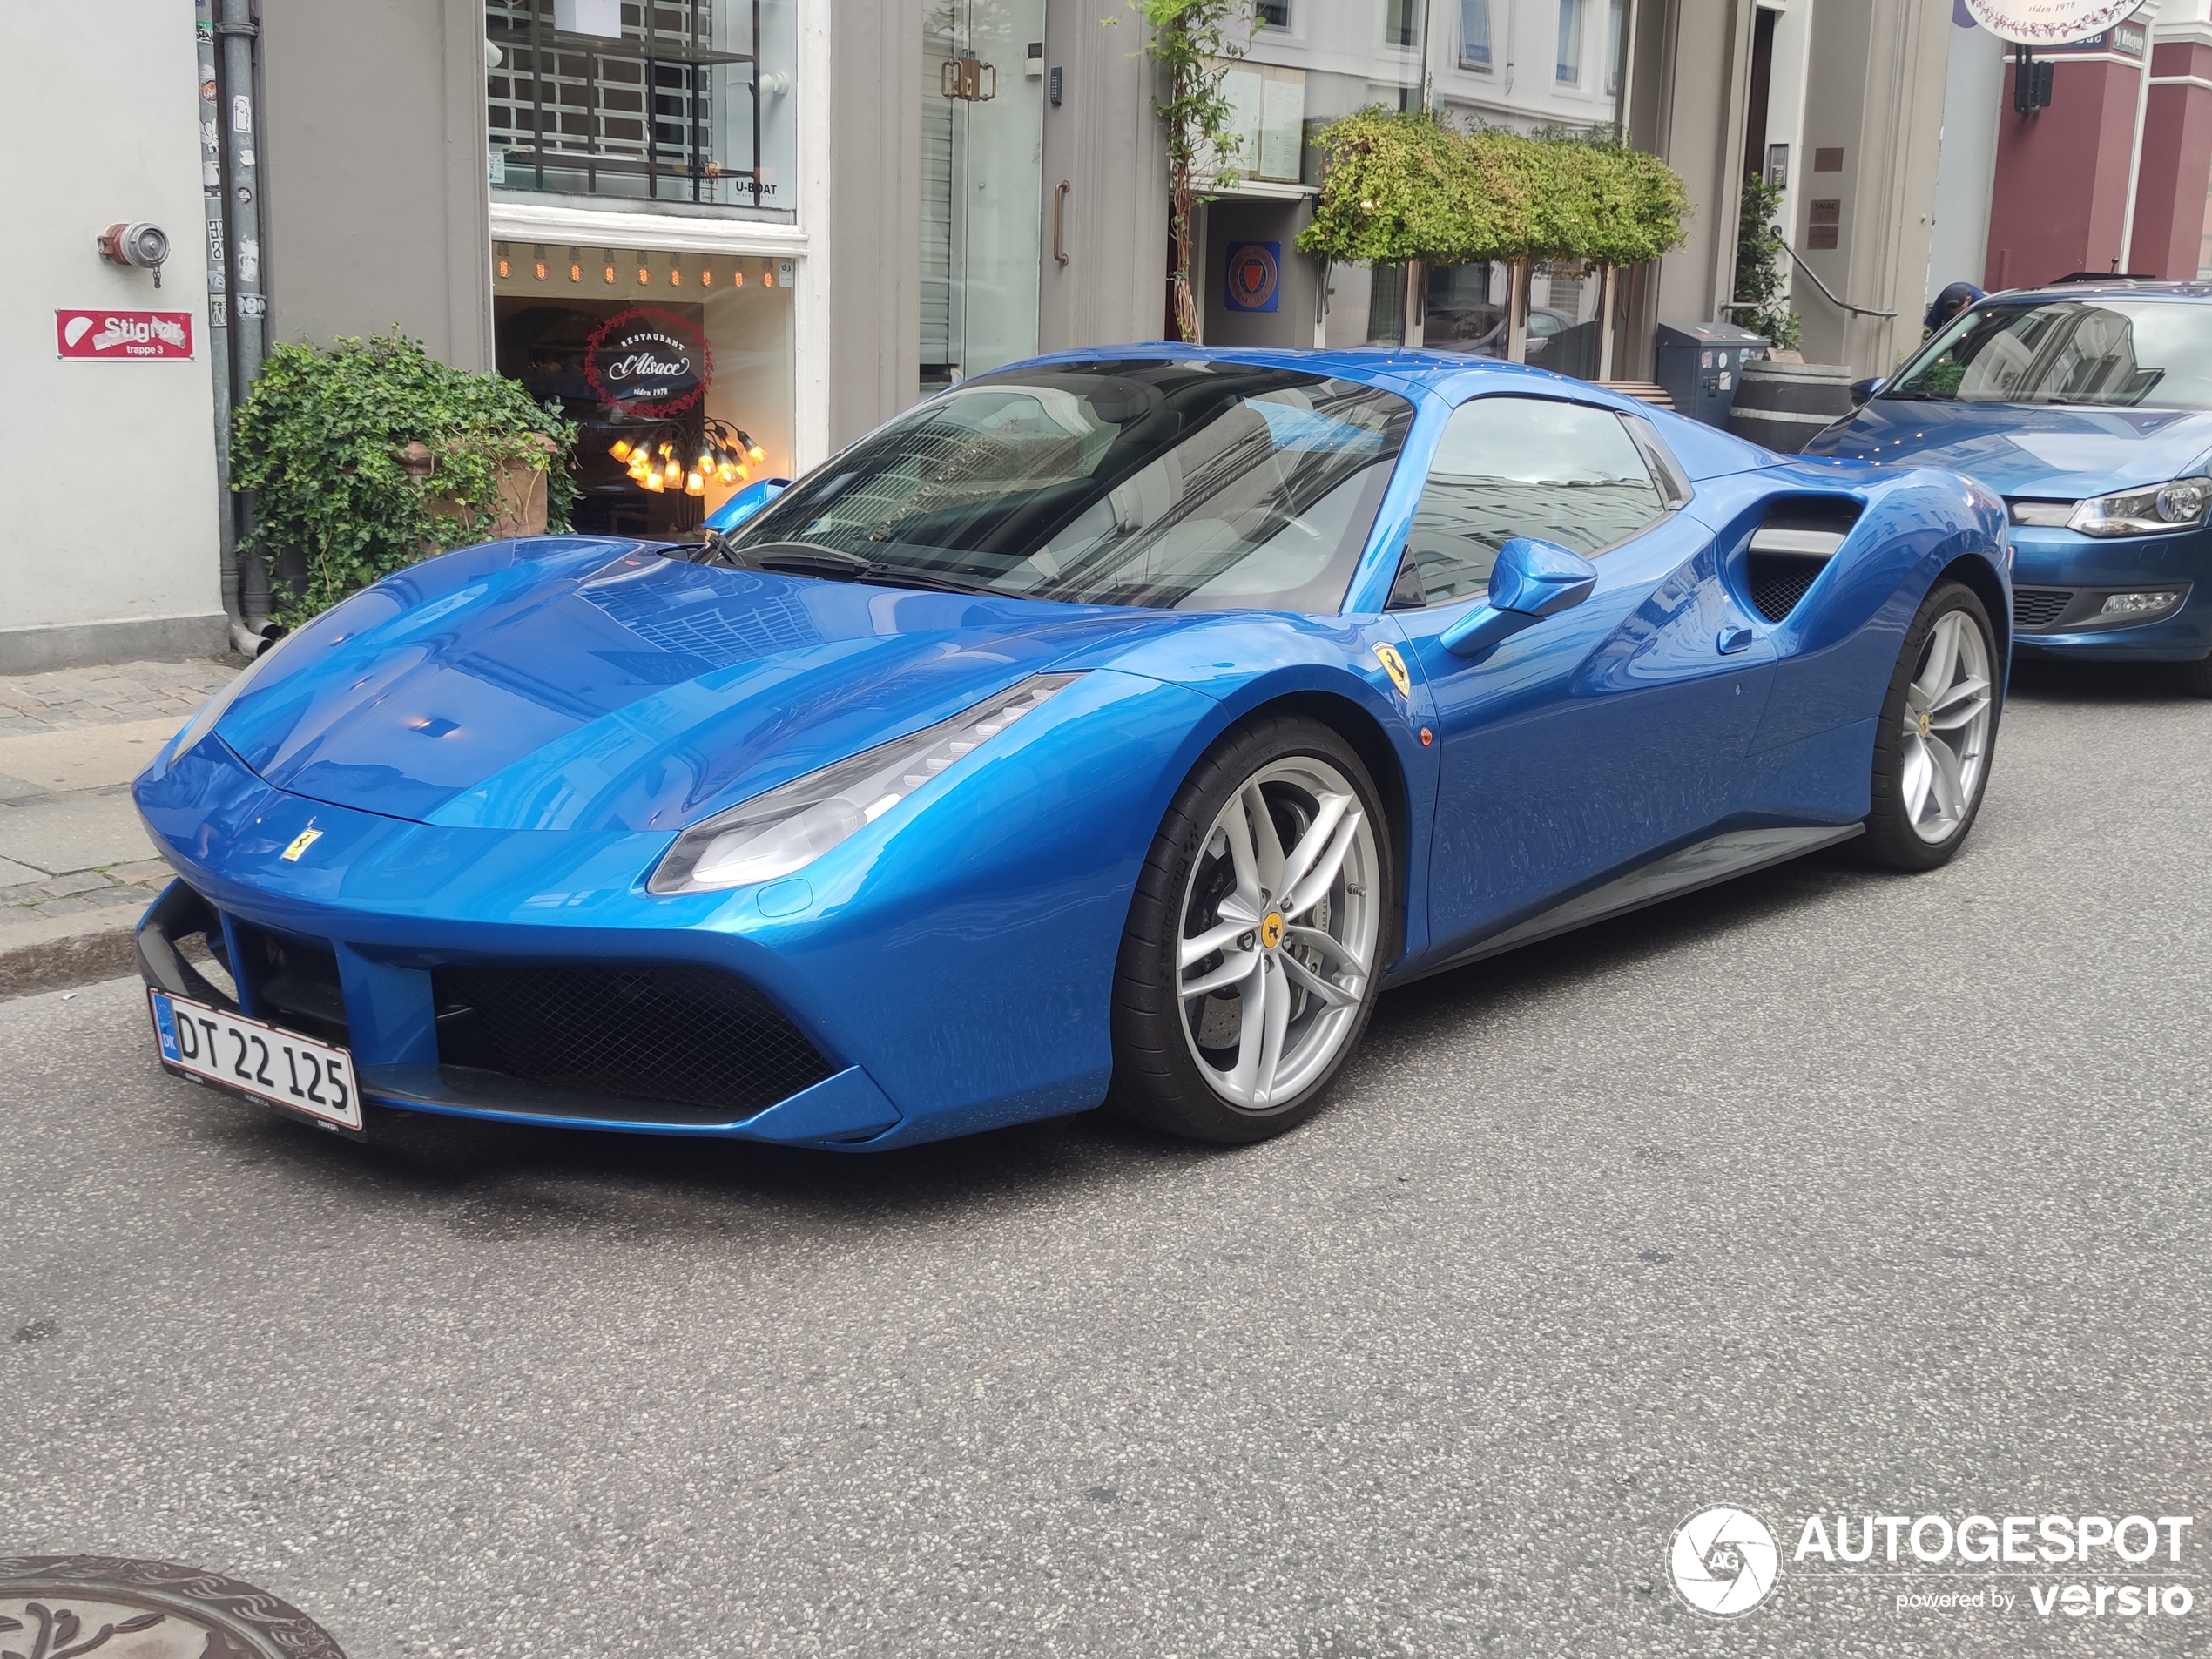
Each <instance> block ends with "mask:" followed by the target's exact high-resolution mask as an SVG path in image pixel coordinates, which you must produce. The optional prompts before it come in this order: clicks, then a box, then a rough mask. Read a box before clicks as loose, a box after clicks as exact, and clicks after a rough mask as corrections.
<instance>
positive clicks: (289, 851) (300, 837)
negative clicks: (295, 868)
mask: <svg viewBox="0 0 2212 1659" xmlns="http://www.w3.org/2000/svg"><path fill="white" fill-rule="evenodd" d="M320 840H322V832H321V831H320V830H318V829H307V830H301V831H300V833H298V834H297V835H295V836H293V838H292V845H291V846H287V847H286V848H285V849H284V861H285V862H286V863H287V864H297V863H299V862H300V854H301V853H304V852H306V851H307V849H308V848H309V847H311V846H314V844H315V843H316V842H317V841H320Z"/></svg>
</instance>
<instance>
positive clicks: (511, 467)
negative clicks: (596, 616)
mask: <svg viewBox="0 0 2212 1659" xmlns="http://www.w3.org/2000/svg"><path fill="white" fill-rule="evenodd" d="M529 442H530V443H531V444H532V445H534V446H535V447H536V448H537V449H538V450H539V451H540V452H541V453H542V454H543V455H549V456H550V455H552V454H553V453H554V450H555V448H556V445H555V443H554V442H553V440H552V439H550V438H549V437H547V436H546V435H544V434H543V433H542V432H541V433H535V434H533V435H531V437H530V439H529ZM397 454H398V455H399V462H400V465H401V467H403V468H405V469H407V474H408V477H410V478H415V479H418V480H426V481H427V480H428V479H430V478H432V477H434V476H435V475H436V473H437V470H438V457H437V454H436V452H435V450H433V449H432V448H430V446H429V445H428V444H427V443H425V442H422V441H421V439H420V438H417V439H415V440H414V441H413V442H409V443H408V444H407V445H405V446H404V447H403V448H401V449H400V450H399V451H398V452H397ZM545 483H546V475H545V470H544V468H543V466H534V465H532V464H531V463H530V462H527V461H506V462H501V463H500V468H499V476H498V479H497V482H496V489H497V491H498V496H499V505H498V507H497V509H496V510H495V511H494V512H493V514H492V520H491V523H490V524H489V525H488V526H487V527H486V529H485V532H484V539H485V540H486V541H488V542H500V541H505V540H507V539H508V538H509V537H510V536H543V535H544V534H545V514H546V498H545ZM430 510H431V511H432V512H434V513H436V514H439V515H440V516H444V517H454V516H458V515H459V514H460V513H461V512H462V510H463V509H462V508H461V507H460V506H458V505H457V504H456V503H455V502H454V501H453V500H452V499H451V498H450V497H449V496H436V497H434V498H433V499H432V501H431V502H430Z"/></svg>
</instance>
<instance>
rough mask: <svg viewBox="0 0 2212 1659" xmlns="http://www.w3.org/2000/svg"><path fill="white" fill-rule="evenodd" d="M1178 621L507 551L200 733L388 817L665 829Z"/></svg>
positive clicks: (343, 631) (369, 600)
mask: <svg viewBox="0 0 2212 1659" xmlns="http://www.w3.org/2000/svg"><path fill="white" fill-rule="evenodd" d="M1178 620H1179V618H1178V617H1177V616H1176V615H1174V614H1157V613H1145V612H1138V611H1130V610H1118V609H1116V610H1108V609H1103V608H1101V609H1086V608H1082V607H1076V606H1069V605H1062V604H1043V603H1033V602H1025V601H1021V600H1006V599H997V598H983V597H970V596H968V595H963V594H948V593H919V592H912V591H908V590H901V589H892V588H883V587H863V586H860V585H857V584H853V583H840V582H824V581H813V580H806V579H803V578H799V577H784V576H777V575H772V574H764V573H757V572H752V571H746V570H719V569H710V568H707V567H704V566H700V565H696V564H691V563H685V562H683V561H681V560H676V559H671V558H666V557H664V556H661V555H660V554H658V553H655V552H652V551H650V550H646V549H644V548H642V547H639V546H637V545H635V544H632V543H617V542H605V541H587V540H583V539H582V538H570V537H559V538H545V539H543V540H541V541H537V542H526V543H494V544H492V545H491V546H489V547H483V548H472V549H469V550H466V551H464V552H462V553H456V554H453V555H450V556H448V557H446V558H443V559H437V560H433V561H430V562H429V563H426V564H423V565H420V566H417V567H415V569H414V570H408V571H407V572H404V573H402V574H401V576H399V577H392V578H388V579H387V580H386V581H385V582H383V583H379V584H378V585H377V586H376V587H374V588H372V589H370V590H368V592H365V593H362V594H360V595H357V596H356V597H354V598H352V599H350V600H348V601H347V602H346V604H342V605H341V606H338V607H337V608H335V609H334V610H331V611H329V612H327V613H326V615H325V616H323V617H320V618H318V619H317V621H316V622H315V623H314V624H311V625H310V626H309V627H308V628H307V629H304V630H302V631H301V632H300V636H299V637H298V638H297V639H296V640H293V641H287V643H286V644H285V647H284V649H283V651H282V653H281V655H280V657H278V658H274V659H273V660H272V661H271V662H270V663H269V664H268V665H267V667H266V670H265V671H263V672H261V673H260V674H259V675H258V676H257V677H256V678H254V680H253V682H252V683H251V684H250V685H249V686H248V687H247V689H246V691H244V692H243V693H242V694H241V695H240V696H239V698H238V700H237V701H236V702H235V703H234V704H233V705H232V707H231V708H230V709H229V710H228V711H226V712H225V714H224V715H223V717H222V718H221V720H220V721H219V723H218V725H217V726H216V728H215V730H216V734H217V735H218V736H219V738H221V739H222V740H223V741H224V742H225V743H226V745H229V747H230V748H231V749H232V751H233V752H235V753H236V754H237V755H238V757H239V759H241V760H243V761H244V762H245V763H246V765H248V766H250V767H252V768H253V771H254V772H257V773H258V774H259V775H260V777H261V778H263V779H266V781H267V782H269V783H271V784H273V785H274V786H277V787H278V788H280V789H283V790H285V791H287V792H290V793H292V794H295V795H301V796H305V797H307V798H308V799H314V800H321V801H327V802H330V803H332V804H333V805H336V806H349V807H354V808H357V809H359V810H361V811H364V812H370V813H380V814H382V815H383V816H386V817H392V818H406V819H417V820H420V821H422V822H426V823H435V824H442V825H447V826H455V827H462V826H474V827H482V828H503V829H568V828H572V829H611V830H646V829H674V828H677V827H678V826H681V825H683V824H685V823H688V822H691V821H692V820H694V819H697V818H698V817H699V816H700V815H701V814H702V813H705V812H706V811H708V810H711V809H712V808H714V807H715V806H718V805H719V804H721V803H724V802H727V801H731V800H738V799H745V798H746V797H747V796H750V795H752V794H753V793H756V792H758V791H759V790H761V789H765V788H769V787H772V786H774V785H775V784H777V783H779V782H782V781H784V780H785V779H788V778H792V777H796V776H799V775H800V774H802V773H804V772H810V771H812V770H813V769H814V768H815V767H817V766H819V765H826V764H827V763H828V762H830V761H832V760H835V759H840V758H842V757H843V756H846V755H848V754H852V753H854V752H858V751H860V750H861V749H865V748H867V747H868V746H870V745H873V744H876V743H880V742H884V741H887V740H888V739H889V738H894V737H897V736H900V735H901V734H902V733H904V732H910V731H914V730H918V729H920V728H921V727H922V726H926V725H931V724H933V723H934V722H935V721H938V720H941V719H945V718H949V717H950V716H952V715H954V714H955V713H957V712H959V711H961V709H964V708H967V707H968V706H970V705H973V704H974V703H977V702H980V701H981V700H982V699H983V698H987V697H989V696H991V695H993V694H994V693H995V692H997V691H1001V690H1002V689H1004V688H1005V687H1007V686H1009V685H1014V684H1015V683H1016V682H1018V681H1020V680H1022V679H1023V678H1027V677H1028V675H1031V674H1035V673H1041V672H1042V671H1046V670H1047V669H1049V668H1051V667H1055V666H1059V665H1065V664H1068V663H1069V659H1071V658H1079V657H1080V658H1086V659H1089V660H1095V659H1096V658H1097V657H1098V656H1099V655H1100V649H1099V648H1100V647H1102V646H1103V647H1107V648H1109V649H1107V650H1106V651H1105V652H1104V654H1106V655H1109V656H1110V655H1112V654H1113V653H1112V651H1111V649H1110V648H1111V647H1112V646H1113V645H1114V644H1116V642H1117V641H1121V640H1127V639H1130V638H1131V637H1134V636H1138V635H1143V634H1145V633H1147V632H1150V631H1158V630H1159V629H1160V628H1162V627H1163V626H1165V627H1173V626H1174V625H1176V624H1177V622H1178Z"/></svg>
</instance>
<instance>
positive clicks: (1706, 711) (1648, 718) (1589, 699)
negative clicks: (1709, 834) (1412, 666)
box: [1391, 395, 1774, 946]
mask: <svg viewBox="0 0 2212 1659" xmlns="http://www.w3.org/2000/svg"><path fill="white" fill-rule="evenodd" d="M1688 498H1689V483H1688V482H1687V480H1686V479H1685V478H1684V476H1683V474H1682V471H1681V469H1680V467H1679V466H1678V464H1677V463H1676V462H1675V461H1674V459H1673V457H1672V456H1671V455H1669V454H1668V453H1667V452H1666V449H1665V447H1664V445H1663V444H1662V442H1661V441H1660V439H1659V436H1658V434H1657V432H1656V430H1655V429H1654V428H1652V426H1651V424H1650V423H1649V421H1642V420H1641V419H1638V418H1637V417H1635V416H1624V415H1620V414H1618V413H1616V412H1615V411H1614V410H1612V409H1609V408H1602V407H1599V406H1595V405H1590V404H1583V403H1577V402H1575V401H1571V400H1569V399H1564V398H1555V397H1534V396H1521V395H1504V396H1489V397H1481V398H1477V399H1474V400H1473V401H1469V402H1467V403H1464V404H1462V405H1461V406H1460V408H1458V409H1456V410H1454V411H1453V415H1452V416H1451V418H1450V420H1449V421H1447V424H1446V427H1445V429H1444V432H1443V434H1442V435H1441V437H1440V440H1439V442H1438V444H1437V447H1436V450H1435V453H1434V455H1433V457H1432V459H1431V462H1430V466H1429V474H1428V478H1427V481H1426V484H1425V486H1424V489H1423V491H1422V495H1421V498H1420V505H1419V506H1418V507H1417V508H1416V509H1415V512H1414V515H1413V524H1412V528H1411V529H1410V530H1409V532H1408V535H1407V540H1406V550H1405V553H1404V555H1403V556H1402V558H1401V562H1400V564H1399V582H1398V584H1397V587H1396V589H1395V590H1393V595H1392V601H1391V605H1392V609H1393V610H1394V611H1396V612H1398V613H1399V614H1398V616H1397V620H1398V621H1399V624H1400V625H1401V626H1402V627H1403V628H1404V629H1405V631H1406V638H1407V641H1408V644H1409V645H1410V646H1411V648H1412V651H1413V654H1414V655H1415V657H1416V658H1417V659H1418V660H1419V662H1420V666H1421V669H1422V671H1423V672H1424V674H1425V675H1426V678H1427V681H1428V685H1429V687H1430V689H1431V691H1432V693H1433V697H1434V700H1435V707H1436V714H1437V719H1438V723H1439V727H1440V731H1439V737H1440V741H1441V745H1442V753H1441V756H1440V779H1439V793H1438V799H1437V808H1436V827H1435V836H1434V842H1433V851H1432V854H1431V881H1430V889H1429V927H1430V934H1431V937H1432V939H1433V941H1435V943H1436V944H1438V945H1439V946H1444V945H1447V944H1449V943H1452V942H1454V941H1471V940H1473V939H1475V938H1478V937H1480V935H1482V934H1487V933H1490V932H1492V931H1494V930H1495V929H1496V928H1498V927H1503V926H1506V925H1508V924H1510V923H1512V922H1514V921H1517V920H1519V919H1521V917H1522V916H1525V915H1527V914H1534V913H1535V912H1537V911H1539V910H1541V909H1542V908H1544V907H1546V906H1547V905H1548V904H1549V903H1551V902H1553V901H1554V900H1556V899H1558V898H1560V897H1562V896H1564V895H1565V894H1568V893H1569V892H1571V891H1573V890H1574V889H1575V888H1577V887H1583V886H1587V885H1588V884H1590V883H1591V882H1592V881H1593V880H1595V879H1596V878H1599V877H1601V876H1603V875H1606V874H1608V873H1612V872H1615V871H1617V870H1619V869H1620V868H1622V867H1628V866H1632V865H1634V864H1635V863H1637V862H1640V861H1641V860H1642V859H1643V858H1644V857H1646V856H1649V855H1650V854H1653V853H1656V852H1659V851H1662V850H1663V849H1665V848H1667V847H1668V846H1669V845H1670V844H1680V843H1682V842H1683V841H1685V840H1689V839H1693V838H1694V837H1695V835H1696V833H1697V832H1698V831H1699V830H1701V829H1703V828H1704V827H1706V826H1709V825H1710V824H1712V823H1713V822H1714V821H1715V820H1716V819H1718V818H1719V817H1721V816H1722V815H1723V814H1724V813H1726V811H1727V810H1728V808H1727V801H1728V799H1729V792H1730V786H1731V784H1732V782H1733V780H1734V779H1735V777H1736V775H1737V772H1738V771H1739V770H1740V767H1741V764H1742V761H1743V755H1744V753H1745V752H1746V750H1747V749H1748V747H1749V745H1750V738H1751V735H1752V733H1753V732H1754V731H1756V730H1757V725H1758V720H1759V716H1760V713H1761V711H1763V709H1764V705H1765V701H1766V694H1767V691H1768V683H1769V680H1770V677H1771V675H1772V672H1773V662H1774V651H1773V647H1772V646H1771V644H1769V643H1768V641H1767V640H1766V638H1765V630H1764V624H1761V623H1760V622H1759V621H1758V619H1757V617H1750V616H1749V615H1747V614H1746V613H1745V612H1744V611H1743V609H1742V608H1741V607H1739V606H1738V604H1737V602H1736V599H1735V597H1734V596H1733V595H1732V594H1730V591H1729V590H1728V589H1727V587H1726V586H1725V584H1723V583H1722V581H1721V580H1720V574H1719V569H1718V564H1717V562H1716V556H1715V549H1714V546H1713V539H1712V532H1711V531H1710V530H1709V529H1706V527H1705V526H1703V524H1700V523H1697V521H1696V519H1695V518H1694V517H1692V516H1690V515H1689V514H1687V513H1683V512H1680V511H1677V510H1676V509H1678V508H1680V507H1681V506H1682V505H1683V503H1684V502H1686V501H1687V500H1688ZM1512 536H1535V537H1538V538H1540V539H1541V540H1544V541H1548V542H1553V543H1558V544H1560V545H1561V546H1563V547H1566V548H1568V549H1570V550H1573V551H1575V552H1576V553H1579V554H1581V555H1582V556H1584V557H1585V558H1588V559H1589V560H1591V561H1592V563H1593V565H1594V567H1595V570H1597V572H1598V578H1597V584H1596V587H1595V590H1594V591H1593V592H1592V593H1591V595H1590V597H1588V599H1587V600H1585V601H1584V602H1583V603H1582V604H1580V605H1578V606H1576V607H1575V608H1574V609H1572V610H1566V611H1563V612H1561V613H1560V614H1559V615H1556V616H1554V617H1548V618H1547V619H1545V620H1544V621H1543V622H1541V623H1539V624H1536V625H1534V627H1531V628H1528V629H1527V630H1526V631H1523V632H1521V633H1520V634H1517V635H1515V636H1514V637H1511V638H1509V639H1507V641H1506V642H1505V643H1504V644H1501V645H1500V646H1499V647H1498V648H1497V649H1496V650H1495V651H1494V653H1492V654H1491V655H1489V656H1488V657H1487V658H1484V659H1483V660H1481V661H1480V662H1469V661H1468V660H1467V659H1465V658H1460V657H1457V656H1454V655H1453V653H1452V652H1451V651H1447V650H1446V649H1445V648H1444V646H1443V645H1442V644H1441V643H1440V635H1442V634H1443V632H1444V631H1446V630H1447V628H1449V627H1450V626H1451V624H1453V623H1454V622H1457V621H1458V620H1459V619H1460V617H1464V616H1465V615H1466V614H1467V612H1468V611H1469V610H1472V609H1474V607H1475V606H1477V605H1479V604H1481V603H1482V602H1483V598H1484V596H1485V593H1486V591H1487V583H1488V581H1489V576H1490V569H1491V566H1492V564H1493V563H1494V560H1495V557H1496V554H1497V550H1498V549H1499V548H1500V547H1501V545H1502V544H1503V543H1505V542H1506V541H1507V539H1508V538H1510V537H1512Z"/></svg>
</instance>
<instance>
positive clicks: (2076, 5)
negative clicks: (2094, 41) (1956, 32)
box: [1966, 0, 2142, 46]
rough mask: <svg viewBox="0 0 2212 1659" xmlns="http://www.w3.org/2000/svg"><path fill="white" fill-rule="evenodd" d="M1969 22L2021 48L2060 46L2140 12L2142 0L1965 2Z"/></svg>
mask: <svg viewBox="0 0 2212 1659" xmlns="http://www.w3.org/2000/svg"><path fill="white" fill-rule="evenodd" d="M2141 9H2142V0H1966V10H1967V11H1968V12H1970V13H1971V14H1972V15H1973V20H1974V21H1975V22H1976V23H1978V24H1980V25H1981V26H1982V27H1983V28H1985V29H1986V30H1989V32H1990V33H1991V34H1993V35H1994V36H1996V37H1997V38H1998V39H2000V40H2009V41H2013V42H2014V43H2016V44H2020V45H2025V46H2063V45H2067V44H2070V43H2072V42H2074V41H2077V40H2087V39H2088V38H2089V37H2090V36H2092V35H2098V34H2102V33H2103V32H2104V31H2105V30H2107V29H2109V28H2111V27H2112V26H2113V25H2114V24H2116V23H2118V22H2119V21H2120V20H2121V18H2123V17H2129V16H2132V15H2133V14H2134V13H2135V12H2137V11H2140V10H2141Z"/></svg>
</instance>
